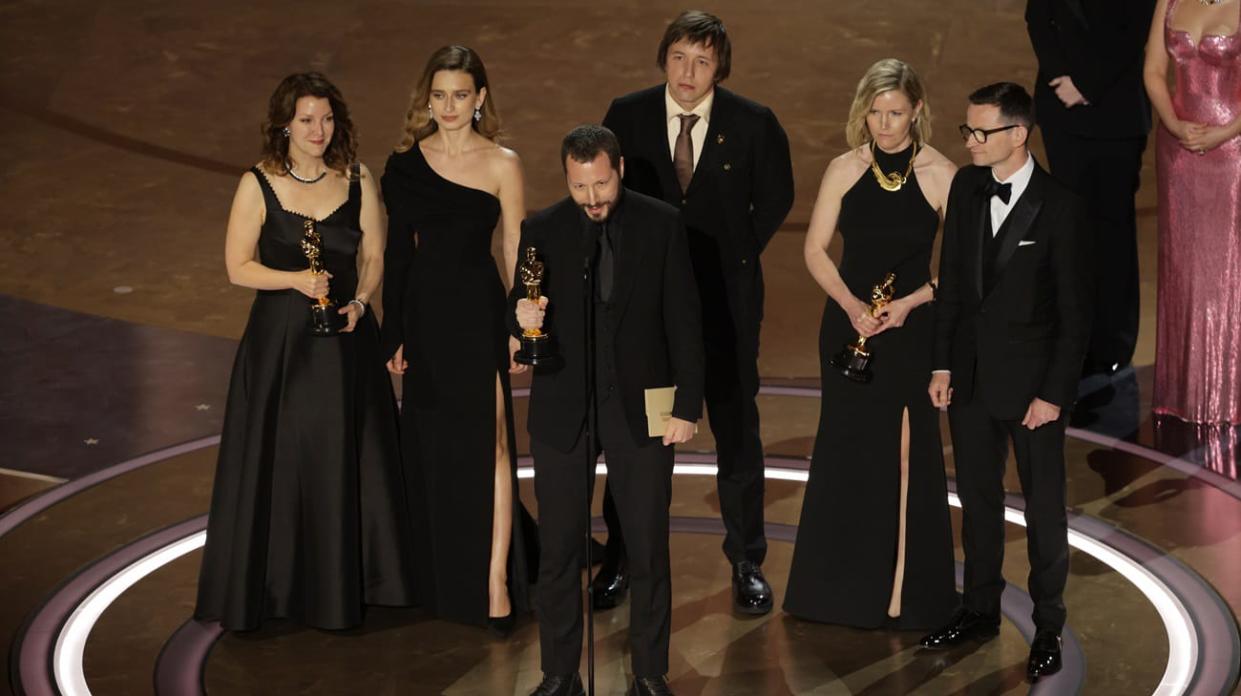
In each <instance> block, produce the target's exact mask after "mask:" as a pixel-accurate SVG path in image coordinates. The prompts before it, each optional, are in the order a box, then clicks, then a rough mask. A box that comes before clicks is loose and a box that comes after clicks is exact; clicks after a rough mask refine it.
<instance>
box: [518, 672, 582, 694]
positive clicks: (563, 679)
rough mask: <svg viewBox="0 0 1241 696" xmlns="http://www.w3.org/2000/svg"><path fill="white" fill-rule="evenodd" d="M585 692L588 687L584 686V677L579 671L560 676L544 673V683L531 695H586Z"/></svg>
mask: <svg viewBox="0 0 1241 696" xmlns="http://www.w3.org/2000/svg"><path fill="white" fill-rule="evenodd" d="M585 694H586V689H583V688H582V678H581V677H579V676H578V675H577V673H573V674H569V675H560V676H554V675H551V674H544V675H543V683H541V684H539V687H538V688H537V689H535V690H534V691H531V692H530V696H585Z"/></svg>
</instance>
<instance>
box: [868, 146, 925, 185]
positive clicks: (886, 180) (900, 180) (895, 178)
mask: <svg viewBox="0 0 1241 696" xmlns="http://www.w3.org/2000/svg"><path fill="white" fill-rule="evenodd" d="M876 147H877V146H876V145H875V141H873V140H872V141H870V171H871V173H872V174H874V175H875V181H878V182H879V187H880V188H882V189H883V190H884V191H900V190H901V187H902V186H904V185H905V181H906V180H907V179H909V175H910V174H912V173H913V170H914V160H915V159H917V158H918V141H916V140H915V141H914V151H913V154H912V155H910V156H909V166H908V167H905V173H904V174H897V173H896V172H892V173H891V174H884V173H883V169H882V168H880V166H879V158H878V157H875V148H876Z"/></svg>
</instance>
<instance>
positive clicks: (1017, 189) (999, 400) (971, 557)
mask: <svg viewBox="0 0 1241 696" xmlns="http://www.w3.org/2000/svg"><path fill="white" fill-rule="evenodd" d="M969 101H970V104H969V107H968V109H967V110H966V122H965V125H963V126H961V131H962V136H963V137H964V138H965V139H966V145H967V147H968V148H969V152H970V157H971V158H972V159H973V163H974V166H968V167H964V168H962V169H961V170H960V171H959V172H957V175H956V177H955V178H954V179H953V181H952V188H951V190H950V192H949V194H948V214H947V219H946V220H945V222H944V245H943V249H942V253H941V259H940V271H939V281H940V289H939V293H938V295H939V296H938V299H937V302H936V315H935V347H934V351H935V362H934V364H935V372H934V374H933V375H932V377H931V384H930V388H929V391H930V395H931V401H932V403H934V404H935V405H936V406H937V407H939V408H944V407H947V408H948V421H949V426H950V428H951V431H952V444H953V452H954V459H955V462H956V474H957V492H958V494H959V495H960V496H961V507H962V511H963V513H964V517H963V520H962V528H961V540H962V545H963V546H964V550H965V595H964V601H963V604H964V606H963V607H962V608H961V609H960V610H959V611H958V612H957V614H956V616H954V617H953V619H952V621H951V622H950V623H949V624H948V625H947V626H945V627H944V628H942V629H941V630H939V631H936V632H935V633H932V634H930V635H928V636H926V637H925V638H923V639H922V645H923V646H924V647H928V648H941V647H948V646H952V645H956V644H958V643H961V642H964V641H967V640H974V641H984V640H989V639H991V638H993V637H995V636H996V635H997V634H998V632H999V625H1000V592H1001V591H1002V590H1003V589H1004V578H1003V576H1002V575H1001V564H1002V562H1003V557H1004V482H1003V479H1004V464H1005V460H1006V459H1007V458H1008V443H1009V441H1010V440H1011V441H1012V443H1013V450H1014V453H1015V454H1016V458H1017V471H1018V473H1019V475H1020V478H1021V490H1022V493H1023V494H1024V495H1025V499H1026V511H1025V514H1026V523H1027V525H1028V526H1027V534H1026V539H1027V544H1028V547H1029V559H1030V577H1029V591H1030V596H1031V597H1032V598H1033V599H1034V624H1035V627H1036V634H1035V637H1034V641H1033V642H1032V644H1031V646H1030V660H1029V662H1028V664H1027V672H1028V674H1029V676H1030V678H1031V679H1037V678H1038V677H1040V676H1043V675H1047V674H1053V673H1055V672H1056V671H1058V670H1059V669H1060V632H1061V630H1062V629H1063V627H1064V620H1065V609H1064V598H1063V595H1064V586H1065V582H1066V580H1067V579H1068V572H1069V547H1068V522H1067V517H1066V514H1065V507H1064V506H1065V477H1064V428H1065V420H1066V417H1067V415H1068V410H1069V408H1070V407H1071V406H1072V405H1073V399H1074V397H1075V396H1076V394H1077V381H1078V376H1079V374H1080V372H1081V365H1082V355H1083V354H1084V353H1085V349H1086V337H1087V334H1088V332H1089V325H1090V316H1089V311H1090V310H1089V306H1090V305H1089V297H1090V295H1089V291H1090V281H1089V274H1088V270H1087V259H1088V250H1089V240H1088V239H1086V227H1085V213H1084V209H1083V207H1082V204H1081V201H1080V199H1079V198H1078V197H1077V196H1076V195H1075V194H1073V193H1072V192H1070V191H1069V190H1068V189H1066V188H1064V187H1063V186H1062V185H1061V184H1059V183H1058V182H1056V181H1055V180H1054V179H1052V178H1051V176H1050V175H1048V174H1047V173H1046V172H1044V171H1043V170H1042V169H1041V168H1040V167H1039V166H1038V164H1036V163H1035V162H1034V159H1033V157H1031V156H1030V153H1029V151H1028V150H1027V140H1028V138H1029V135H1030V129H1031V128H1032V127H1033V125H1034V120H1033V119H1034V113H1033V112H1034V107H1033V100H1032V99H1031V97H1030V95H1029V94H1028V93H1027V92H1026V91H1025V89H1024V88H1022V87H1021V86H1019V85H1016V84H1013V83H1011V82H1001V83H998V84H994V85H990V86H987V87H983V88H982V89H979V90H978V91H976V92H974V93H973V94H971V95H970V98H969Z"/></svg>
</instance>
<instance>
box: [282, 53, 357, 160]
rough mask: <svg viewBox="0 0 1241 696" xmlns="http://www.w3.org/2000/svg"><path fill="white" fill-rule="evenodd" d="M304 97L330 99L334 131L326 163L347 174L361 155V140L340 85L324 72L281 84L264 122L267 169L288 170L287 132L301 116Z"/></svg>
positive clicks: (296, 76) (293, 77) (298, 75)
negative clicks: (301, 104) (359, 147)
mask: <svg viewBox="0 0 1241 696" xmlns="http://www.w3.org/2000/svg"><path fill="white" fill-rule="evenodd" d="M302 97H319V98H322V99H327V100H328V104H330V105H331V107H332V121H333V122H334V125H335V127H334V129H333V131H332V140H331V142H329V143H328V146H327V149H326V150H325V151H324V152H323V164H324V165H325V166H326V167H328V168H329V169H334V170H336V171H340V172H343V171H345V169H346V168H347V167H348V166H349V165H350V164H352V163H353V161H354V160H355V159H356V158H357V154H358V138H357V135H356V134H355V133H354V131H353V120H352V119H350V118H349V107H348V106H347V105H346V104H345V98H344V97H342V96H341V94H340V90H339V89H336V85H334V84H332V83H331V82H329V81H328V79H327V78H326V77H324V76H323V75H322V74H321V73H317V72H307V73H294V74H292V75H289V76H288V77H286V78H284V79H283V80H281V81H280V84H279V85H278V86H277V87H276V91H275V92H272V95H271V99H270V100H269V101H268V102H267V120H266V121H264V122H263V168H265V169H267V170H268V171H271V172H280V173H283V172H284V171H285V170H286V169H288V160H289V136H287V135H285V134H284V129H285V127H286V126H288V125H289V123H291V122H292V121H293V117H294V116H295V115H296V113H297V100H298V99H301V98H302Z"/></svg>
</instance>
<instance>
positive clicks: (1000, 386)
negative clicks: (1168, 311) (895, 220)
mask: <svg viewBox="0 0 1241 696" xmlns="http://www.w3.org/2000/svg"><path fill="white" fill-rule="evenodd" d="M990 177H991V170H990V168H987V167H976V166H968V167H965V168H963V169H961V170H960V171H959V172H957V175H956V177H955V178H954V179H953V180H952V188H951V190H950V192H949V194H948V215H947V219H946V220H945V221H944V242H943V249H942V251H941V255H940V271H939V281H940V286H939V295H938V298H937V299H936V303H935V309H936V313H935V369H937V370H951V371H952V388H953V396H952V400H953V402H954V403H957V402H960V403H965V402H967V401H968V400H969V399H971V398H979V399H982V401H983V403H984V404H985V405H986V406H987V407H988V410H989V411H990V412H991V413H992V414H993V415H994V416H995V417H997V418H1021V417H1022V416H1023V415H1024V414H1025V411H1026V408H1027V407H1028V406H1029V405H1030V401H1031V400H1033V399H1034V397H1038V398H1041V399H1043V400H1044V401H1047V402H1050V403H1053V404H1056V405H1057V406H1060V407H1061V408H1062V409H1065V410H1067V409H1068V408H1069V407H1070V406H1071V405H1072V403H1073V400H1074V398H1075V397H1076V396H1077V382H1078V377H1079V376H1080V374H1081V368H1082V359H1083V357H1084V355H1085V350H1086V339H1087V337H1088V336H1087V335H1088V333H1089V328H1090V315H1091V309H1092V308H1091V306H1090V298H1091V297H1092V294H1091V293H1090V287H1089V283H1090V279H1089V277H1088V271H1087V265H1086V261H1087V255H1088V254H1089V253H1090V250H1089V248H1088V241H1087V227H1086V223H1085V217H1084V216H1085V212H1084V208H1083V206H1082V202H1081V200H1080V199H1079V198H1078V197H1077V196H1076V195H1075V194H1073V193H1071V192H1070V191H1069V190H1068V189H1066V188H1064V187H1063V186H1061V185H1060V184H1059V183H1057V182H1056V181H1055V180H1054V179H1052V178H1051V176H1050V175H1049V174H1047V172H1045V171H1043V169H1042V168H1041V167H1039V166H1038V165H1037V164H1035V166H1034V174H1033V176H1032V177H1031V178H1030V184H1029V186H1028V187H1027V188H1026V190H1025V192H1024V193H1023V194H1022V196H1021V198H1019V199H1018V200H1017V203H1016V205H1015V206H1014V207H1013V209H1012V211H1010V212H1009V215H1008V218H1009V219H1008V220H1007V221H1006V223H1005V226H1004V227H1003V230H1002V237H1001V238H999V239H997V240H996V242H997V243H998V244H999V251H998V253H997V255H996V271H995V281H994V283H993V285H992V287H991V289H990V292H988V291H987V290H986V289H985V288H984V281H983V235H984V234H986V235H989V234H991V219H990V209H989V199H987V198H986V197H985V196H984V194H983V193H982V191H981V187H982V185H983V184H984V183H985V182H986V181H987V179H988V178H990ZM1023 242H1024V244H1023Z"/></svg>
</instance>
